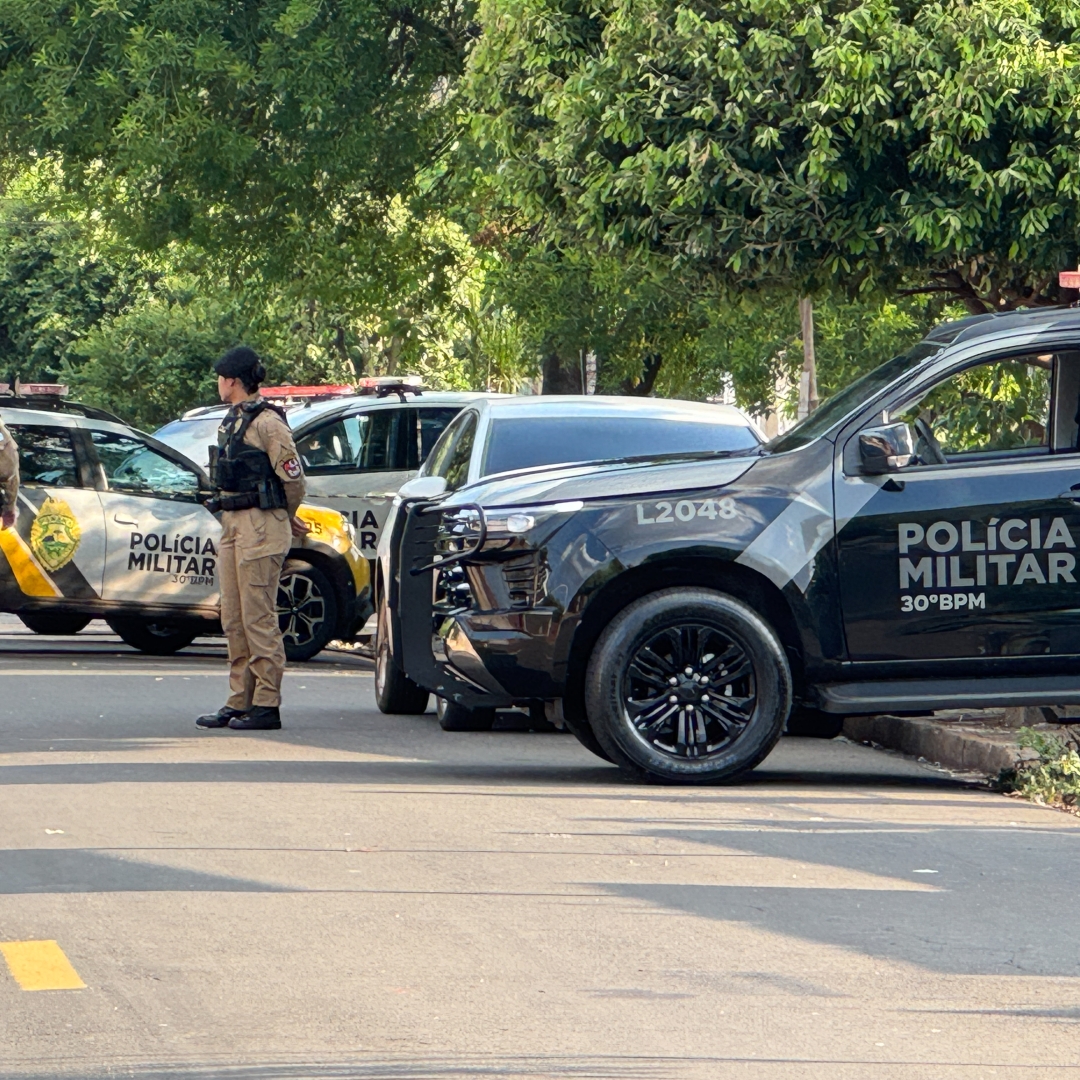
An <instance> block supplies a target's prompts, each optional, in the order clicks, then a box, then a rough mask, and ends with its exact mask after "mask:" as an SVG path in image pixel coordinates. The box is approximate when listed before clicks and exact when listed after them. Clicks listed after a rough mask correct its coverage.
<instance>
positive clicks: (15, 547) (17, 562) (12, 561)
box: [0, 529, 63, 596]
mask: <svg viewBox="0 0 1080 1080" xmlns="http://www.w3.org/2000/svg"><path fill="white" fill-rule="evenodd" d="M0 551H2V552H3V553H4V557H5V558H6V559H7V561H8V565H9V566H10V567H11V572H12V573H13V574H14V575H15V580H16V581H17V582H18V584H19V588H20V589H21V590H22V591H23V593H25V594H26V595H27V596H63V593H62V592H61V591H60V590H59V589H58V588H57V587H56V585H55V584H54V583H53V580H52V578H50V577H49V575H48V574H46V573H45V571H44V570H42V568H41V567H40V566H39V565H38V562H37V560H36V559H35V558H34V553H33V552H32V551H31V550H30V548H29V546H28V545H27V543H26V541H25V540H23V538H22V537H21V536H20V535H19V534H18V533H17V532H16V531H15V530H14V529H0Z"/></svg>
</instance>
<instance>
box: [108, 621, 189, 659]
mask: <svg viewBox="0 0 1080 1080" xmlns="http://www.w3.org/2000/svg"><path fill="white" fill-rule="evenodd" d="M105 621H106V622H107V623H108V624H109V629H110V630H111V631H112V632H113V633H114V634H118V635H119V637H120V639H121V640H122V641H123V642H124V643H125V644H127V645H130V646H131V647H132V648H133V649H138V650H139V652H144V653H150V655H151V656H171V655H172V654H173V653H174V652H179V651H180V650H181V649H186V648H187V647H188V646H189V645H190V644H191V643H192V642H193V641H194V640H195V639H196V638H197V637H198V636H199V634H200V633H205V632H206V631H205V629H203V628H202V627H200V626H199V625H198V624H197V623H192V622H184V621H183V620H177V621H176V622H170V621H169V620H168V619H142V618H139V617H137V616H123V617H121V616H114V617H113V618H111V619H106V620H105Z"/></svg>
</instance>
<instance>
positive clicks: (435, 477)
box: [375, 394, 762, 730]
mask: <svg viewBox="0 0 1080 1080" xmlns="http://www.w3.org/2000/svg"><path fill="white" fill-rule="evenodd" d="M761 442H762V439H761V436H760V435H759V434H758V431H757V429H756V428H755V427H754V425H753V423H751V421H750V420H749V419H747V417H746V416H745V415H744V414H743V413H742V412H740V411H739V410H738V409H736V408H735V407H734V406H732V405H719V404H718V405H709V404H704V403H701V402H696V401H677V400H670V399H665V398H639V397H606V396H594V395H588V396H585V395H569V394H568V395H551V396H543V397H506V398H487V399H483V400H479V401H475V402H472V403H471V404H469V405H468V406H466V407H465V408H464V409H463V410H462V411H461V413H460V414H459V415H458V416H457V417H456V418H455V419H454V420H453V422H452V423H451V424H450V425H449V427H447V429H446V430H445V431H444V432H443V433H442V435H441V436H440V437H439V441H438V442H437V443H436V444H435V446H434V448H433V449H432V451H431V455H430V457H428V459H427V461H425V462H424V465H423V467H422V468H421V469H420V474H419V476H417V477H416V479H414V480H412V481H410V482H409V483H408V484H407V485H406V486H405V487H403V489H402V491H401V493H400V496H399V497H398V498H397V499H395V500H394V505H393V509H392V510H391V512H390V516H389V518H388V520H387V524H386V527H385V529H384V533H383V540H382V542H381V543H380V545H379V556H378V562H377V564H376V566H377V569H376V582H375V585H376V593H377V601H376V602H377V604H378V608H379V627H378V634H377V652H376V656H377V663H376V673H375V687H376V697H377V699H378V703H379V707H380V708H381V709H382V711H383V712H389V713H398V712H401V713H411V712H423V711H424V709H425V708H426V706H427V700H428V692H427V690H424V689H422V688H420V687H418V686H416V685H415V684H414V683H413V682H412V681H411V680H409V679H408V678H406V677H405V674H404V672H403V671H402V670H401V668H400V666H399V665H398V664H397V663H396V661H395V658H394V650H393V648H392V642H391V635H390V631H389V622H388V619H389V617H390V613H389V610H388V607H387V604H386V603H385V602H382V601H383V600H385V599H386V597H387V595H388V592H389V591H390V590H388V589H387V585H388V584H389V583H390V582H391V580H392V578H393V575H394V573H395V571H394V568H393V565H392V564H393V559H392V548H393V545H394V543H395V541H394V540H393V536H394V531H395V525H396V523H398V519H399V517H400V515H401V507H402V506H403V505H404V504H406V503H408V501H409V500H410V499H425V498H438V497H443V496H445V495H446V494H447V493H453V492H457V493H458V496H457V497H458V498H459V499H460V500H462V501H464V502H468V499H469V496H468V491H469V489H470V486H471V485H476V486H478V485H480V484H481V483H482V484H483V485H484V486H485V488H486V486H487V485H489V484H491V483H497V482H498V480H499V479H500V478H505V479H507V480H510V479H512V478H514V477H518V478H520V479H521V480H522V482H525V480H526V478H527V477H528V476H529V475H531V474H532V473H534V472H540V473H541V474H542V471H543V470H544V469H545V468H546V467H550V466H553V465H564V464H570V463H577V464H582V463H586V462H588V463H599V462H604V461H619V462H627V461H633V460H634V459H635V458H645V459H649V460H655V459H657V458H660V459H663V458H664V456H665V455H677V456H679V458H680V459H681V460H684V461H685V460H687V459H688V458H689V459H694V458H695V457H699V458H701V459H702V460H704V461H708V460H710V459H712V458H714V457H715V456H716V455H718V454H733V453H738V454H749V453H752V452H754V451H756V450H757V448H758V447H759V446H760V445H761ZM399 531H400V530H399ZM398 540H400V536H399V537H398ZM523 572H524V577H523V579H522V580H521V581H518V582H513V581H511V582H510V583H509V586H508V587H509V590H510V593H511V594H515V595H516V591H517V590H519V589H521V588H522V587H524V586H525V585H526V584H527V581H526V579H528V580H530V581H533V583H535V580H534V579H535V578H536V576H537V573H538V571H537V568H536V567H531V566H530V567H524V571H523ZM529 587H531V586H529ZM440 589H442V590H444V591H446V592H448V593H449V594H451V595H453V594H454V593H456V592H457V591H458V590H460V591H462V593H463V594H465V593H467V592H468V585H467V583H466V581H465V579H464V575H463V574H459V575H458V576H456V577H455V576H454V574H450V575H448V576H443V577H442V578H441V579H440ZM490 599H491V602H492V603H495V602H496V599H495V598H490ZM499 599H500V600H502V601H507V602H509V594H508V595H503V596H501V597H500V598H499ZM437 705H438V714H439V720H440V723H441V724H442V726H443V727H444V728H446V729H447V730H466V729H470V730H471V729H475V728H477V727H481V728H482V727H490V726H491V724H492V722H493V721H494V718H495V711H494V709H481V710H467V709H462V708H458V707H455V706H449V707H448V706H447V703H446V700H445V699H444V698H443V697H442V696H437Z"/></svg>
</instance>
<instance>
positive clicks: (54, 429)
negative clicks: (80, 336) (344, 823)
mask: <svg viewBox="0 0 1080 1080" xmlns="http://www.w3.org/2000/svg"><path fill="white" fill-rule="evenodd" d="M53 389H54V390H56V391H59V390H61V388H60V387H55V388H53ZM87 414H91V415H87ZM105 415H107V414H102V413H100V412H99V411H98V410H94V409H90V408H87V407H82V406H77V405H67V404H66V403H63V404H61V403H60V395H59V393H54V394H52V395H45V396H43V398H42V400H36V401H27V400H20V399H19V398H15V397H12V396H8V397H0V418H2V419H3V421H4V423H5V425H6V426H7V428H8V430H9V431H10V432H11V435H12V437H13V438H14V439H15V441H16V442H17V443H18V446H19V463H20V472H21V484H20V492H19V502H18V515H19V516H18V519H17V521H16V523H15V525H14V527H13V528H10V529H5V530H0V611H5V612H11V613H14V614H16V615H18V616H19V617H20V618H21V619H22V621H23V622H24V623H25V624H26V625H27V626H28V627H30V628H31V629H32V630H36V631H38V632H40V633H77V632H78V631H79V630H81V629H82V628H83V627H84V626H85V625H86V624H87V623H88V622H89V621H90V619H91V618H103V619H105V621H106V622H107V623H108V624H109V626H110V627H111V628H112V629H113V630H114V631H115V632H116V633H117V634H119V635H120V637H121V638H123V640H124V641H126V642H127V643H128V644H129V645H132V646H134V647H135V648H137V649H140V650H142V651H144V652H149V653H155V654H158V655H164V654H168V653H172V652H175V651H176V650H177V649H181V648H184V647H185V646H186V645H189V644H190V643H191V642H192V641H193V640H194V639H195V637H197V636H198V635H200V634H205V633H208V632H209V633H212V632H216V631H218V630H219V625H218V617H219V616H218V594H219V585H218V577H217V549H218V543H219V540H220V536H221V525H220V524H219V522H218V520H217V519H216V518H215V517H214V516H213V515H212V514H211V513H210V512H209V511H208V510H207V509H206V508H205V507H204V506H203V505H202V503H201V502H200V495H201V493H205V492H207V491H208V489H209V486H210V485H209V479H208V477H207V476H206V474H205V473H204V472H203V470H201V469H200V468H199V467H198V466H196V465H195V464H194V463H193V462H191V461H189V460H188V459H187V458H185V457H184V456H183V455H181V454H179V453H178V452H177V451H175V450H173V449H172V448H171V447H169V446H166V445H164V444H162V443H160V442H158V441H157V440H156V439H154V438H152V437H151V436H148V435H145V434H143V433H142V432H139V431H136V430H135V429H133V428H130V427H128V426H126V425H124V424H120V423H116V422H113V421H110V420H107V419H103V418H102V417H103V416H105ZM299 516H300V517H301V518H303V519H304V520H305V521H307V522H308V524H309V525H310V526H311V530H312V531H311V533H310V534H309V535H308V536H307V537H305V538H304V539H303V540H296V541H294V543H295V547H294V549H293V550H292V551H291V552H290V553H289V556H288V559H287V561H286V563H285V569H284V573H283V575H282V583H281V591H280V593H279V597H278V603H279V613H280V618H281V625H282V631H283V635H284V638H285V651H286V654H287V655H288V657H289V659H291V660H303V659H307V658H309V657H311V656H313V655H315V653H317V652H318V651H319V650H321V649H322V648H323V647H324V646H325V645H326V644H327V643H328V642H329V641H331V640H332V639H334V638H348V637H351V636H352V635H353V634H354V633H355V632H356V631H357V630H358V628H359V627H361V626H363V624H364V622H365V621H366V619H367V618H368V616H369V614H370V613H371V601H370V588H369V579H370V575H369V570H368V562H367V560H366V559H364V558H363V556H362V555H361V554H360V551H359V549H358V548H357V546H356V544H355V542H354V535H355V534H354V530H353V528H352V526H351V525H349V524H348V523H347V522H346V521H344V520H343V519H342V517H341V515H340V514H338V513H336V512H335V511H333V510H329V509H326V508H323V507H315V506H310V505H308V504H306V503H305V504H304V505H303V506H302V507H301V509H300V512H299Z"/></svg>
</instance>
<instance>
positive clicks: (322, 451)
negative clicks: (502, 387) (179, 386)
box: [154, 376, 495, 559]
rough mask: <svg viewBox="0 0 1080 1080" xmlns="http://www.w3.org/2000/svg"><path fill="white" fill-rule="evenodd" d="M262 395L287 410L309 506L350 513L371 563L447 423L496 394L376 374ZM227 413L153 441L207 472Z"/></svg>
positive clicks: (190, 419)
mask: <svg viewBox="0 0 1080 1080" xmlns="http://www.w3.org/2000/svg"><path fill="white" fill-rule="evenodd" d="M260 393H261V394H262V396H263V397H264V398H266V399H267V400H269V401H273V402H275V403H276V404H279V405H281V406H283V407H284V409H285V413H286V417H287V419H288V421H289V425H290V426H291V427H292V429H293V437H294V438H295V440H296V449H297V452H298V453H299V455H300V460H301V461H302V462H303V465H304V473H305V478H306V480H307V500H308V502H310V503H313V504H316V505H319V506H329V507H331V508H332V509H334V510H337V511H338V512H339V513H341V514H342V515H344V517H345V519H346V520H347V521H349V522H351V524H352V525H353V527H354V528H355V529H356V534H357V543H358V545H359V547H360V550H361V551H363V552H364V554H365V555H366V556H367V557H368V558H369V559H373V558H374V557H375V550H376V547H377V546H378V542H379V533H380V531H381V529H382V526H383V523H384V521H385V519H386V513H387V510H388V508H389V506H390V502H391V500H392V499H393V497H394V495H395V493H396V492H397V490H398V488H399V487H401V485H402V484H403V483H405V481H406V480H408V479H409V478H410V477H412V476H415V475H416V471H417V470H418V469H419V468H420V465H421V463H422V462H423V460H424V459H425V458H426V457H427V455H428V452H429V451H430V450H431V448H432V446H434V445H435V440H436V439H438V437H439V435H440V434H442V431H443V429H444V428H445V427H446V425H447V424H449V423H450V421H451V420H452V419H453V418H454V417H455V416H456V415H457V414H458V412H459V411H460V410H461V408H462V407H463V406H464V405H466V404H468V403H469V402H471V401H475V400H477V399H478V398H483V397H485V396H495V395H484V394H474V393H456V392H439V391H431V390H424V389H423V387H422V386H421V385H420V380H419V378H417V377H416V376H405V377H397V376H375V377H371V378H364V379H360V380H359V381H358V382H357V383H356V385H355V387H354V386H352V385H339V386H267V387H263V388H262V389H261V391H260ZM226 409H227V406H217V405H212V406H208V407H206V408H199V409H192V410H191V411H189V412H187V413H185V414H184V415H183V416H182V417H181V418H180V419H179V420H174V421H172V422H171V423H168V424H166V425H165V426H164V427H162V428H159V429H158V431H156V432H155V433H154V437H155V438H157V439H160V440H161V441H162V442H164V443H167V444H168V445H169V446H172V447H174V448H175V449H177V450H179V451H180V452H181V453H182V454H185V455H186V456H187V457H190V458H192V459H193V460H194V461H197V462H198V463H199V464H200V465H203V466H204V467H205V466H206V465H207V464H208V461H207V449H208V447H209V446H210V445H211V444H213V443H214V442H215V440H216V439H217V429H218V424H220V423H221V418H222V417H223V416H224V415H225V412H226Z"/></svg>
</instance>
